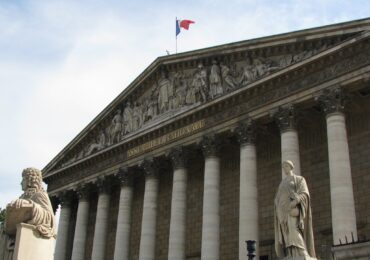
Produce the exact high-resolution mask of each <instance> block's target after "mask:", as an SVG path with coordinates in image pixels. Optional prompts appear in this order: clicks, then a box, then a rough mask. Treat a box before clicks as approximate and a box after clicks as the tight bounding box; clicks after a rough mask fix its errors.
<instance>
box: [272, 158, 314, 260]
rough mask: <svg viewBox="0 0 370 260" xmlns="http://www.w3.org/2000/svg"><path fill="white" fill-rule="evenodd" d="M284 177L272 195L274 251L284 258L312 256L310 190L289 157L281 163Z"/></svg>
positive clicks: (308, 257) (311, 257) (309, 257)
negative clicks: (273, 197) (294, 171)
mask: <svg viewBox="0 0 370 260" xmlns="http://www.w3.org/2000/svg"><path fill="white" fill-rule="evenodd" d="M282 167H283V171H284V173H285V178H284V179H283V180H282V181H281V183H280V185H279V188H278V191H277V193H276V196H275V251H276V255H277V256H278V257H281V258H284V259H297V260H298V259H302V260H303V259H315V257H316V256H315V247H314V240H313V231H312V216H311V205H310V194H309V192H308V188H307V184H306V181H305V179H304V178H303V177H302V176H298V175H295V174H294V173H293V168H294V165H293V163H292V162H291V161H288V160H287V161H284V162H283V164H282Z"/></svg>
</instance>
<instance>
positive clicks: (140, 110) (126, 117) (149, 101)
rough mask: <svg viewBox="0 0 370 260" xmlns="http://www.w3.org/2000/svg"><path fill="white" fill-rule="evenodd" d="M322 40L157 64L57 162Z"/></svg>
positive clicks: (115, 139) (251, 77)
mask: <svg viewBox="0 0 370 260" xmlns="http://www.w3.org/2000/svg"><path fill="white" fill-rule="evenodd" d="M329 47H330V45H329V44H327V43H325V42H323V43H321V45H317V46H316V47H315V48H312V49H309V50H302V51H298V52H295V53H294V52H293V53H288V54H280V55H279V54H276V55H274V56H269V57H264V56H258V57H257V56H252V55H249V54H248V53H247V54H246V58H245V59H244V60H241V61H234V62H230V61H223V60H222V58H219V59H218V60H217V59H214V60H213V61H212V63H211V65H209V66H205V65H204V64H203V63H202V62H199V63H198V65H197V67H196V68H195V69H187V70H182V71H176V72H168V71H166V70H165V69H161V70H160V73H159V77H158V79H157V80H155V81H154V82H153V83H152V84H151V85H152V86H151V87H150V88H149V89H148V90H147V91H145V92H144V93H143V95H142V96H140V97H138V98H137V99H135V100H126V101H124V102H123V103H122V105H121V107H120V108H118V109H117V110H115V111H114V112H113V115H112V118H111V119H110V121H109V124H107V125H105V126H102V125H101V126H99V128H100V129H99V130H98V131H97V132H96V134H95V135H93V136H90V137H89V141H87V143H86V144H85V145H84V146H83V147H82V148H80V150H78V151H75V152H74V155H73V156H72V157H69V159H68V158H67V159H66V160H64V162H63V163H62V164H61V165H59V167H63V166H66V165H68V164H71V163H73V162H75V161H77V160H80V159H82V158H85V157H87V156H90V155H91V154H94V153H96V152H98V151H100V150H103V149H105V148H107V147H109V146H111V145H114V144H117V143H119V142H121V141H123V140H124V139H125V138H126V136H127V135H129V134H131V133H134V132H136V131H138V130H139V129H143V128H146V127H150V126H151V125H153V124H155V123H156V122H160V121H163V120H165V119H167V118H168V117H170V116H171V115H172V114H174V113H176V112H183V111H186V110H188V109H190V108H192V107H194V106H199V105H201V104H204V103H206V102H208V101H210V100H213V99H216V98H218V97H220V96H223V95H225V94H228V93H230V92H233V91H235V90H237V89H239V88H241V87H245V86H247V85H249V84H251V83H253V82H255V81H257V80H259V79H261V78H263V77H265V76H267V75H270V74H272V73H274V72H276V71H278V70H281V69H283V68H285V67H287V66H290V65H292V64H294V63H297V62H299V61H302V60H304V59H307V58H309V57H311V56H313V55H315V54H317V53H318V52H320V51H323V50H325V49H327V48H329Z"/></svg>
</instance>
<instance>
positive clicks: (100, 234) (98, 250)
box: [91, 178, 110, 260]
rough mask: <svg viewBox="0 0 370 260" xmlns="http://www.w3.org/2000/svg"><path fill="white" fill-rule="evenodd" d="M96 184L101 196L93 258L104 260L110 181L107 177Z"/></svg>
mask: <svg viewBox="0 0 370 260" xmlns="http://www.w3.org/2000/svg"><path fill="white" fill-rule="evenodd" d="M96 184H97V186H98V189H99V198H98V205H97V209H96V219H95V230H94V240H93V249H92V255H91V259H92V260H104V259H105V248H106V243H107V232H108V220H109V202H110V182H109V179H107V178H101V179H99V180H98V181H97V183H96Z"/></svg>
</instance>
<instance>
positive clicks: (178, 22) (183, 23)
mask: <svg viewBox="0 0 370 260" xmlns="http://www.w3.org/2000/svg"><path fill="white" fill-rule="evenodd" d="M192 23H195V22H194V21H192V20H179V19H176V36H177V35H179V33H180V32H181V28H184V29H185V30H189V26H190V24H192Z"/></svg>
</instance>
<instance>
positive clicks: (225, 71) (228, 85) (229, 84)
mask: <svg viewBox="0 0 370 260" xmlns="http://www.w3.org/2000/svg"><path fill="white" fill-rule="evenodd" d="M221 73H222V79H223V86H224V88H225V90H226V92H230V91H232V90H234V89H235V88H236V85H237V84H236V82H235V79H234V78H233V77H232V76H231V73H230V68H229V67H227V66H226V65H225V64H221Z"/></svg>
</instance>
